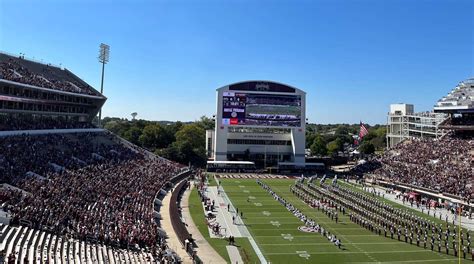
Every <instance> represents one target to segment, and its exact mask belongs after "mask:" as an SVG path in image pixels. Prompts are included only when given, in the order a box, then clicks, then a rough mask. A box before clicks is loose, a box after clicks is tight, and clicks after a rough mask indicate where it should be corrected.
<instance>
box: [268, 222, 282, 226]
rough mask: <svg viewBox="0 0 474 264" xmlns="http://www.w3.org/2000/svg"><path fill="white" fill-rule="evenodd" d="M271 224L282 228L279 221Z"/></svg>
mask: <svg viewBox="0 0 474 264" xmlns="http://www.w3.org/2000/svg"><path fill="white" fill-rule="evenodd" d="M270 224H272V225H274V226H276V227H280V225H281V224H280V222H279V221H270Z"/></svg>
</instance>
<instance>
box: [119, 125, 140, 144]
mask: <svg viewBox="0 0 474 264" xmlns="http://www.w3.org/2000/svg"><path fill="white" fill-rule="evenodd" d="M141 134H142V130H141V129H140V128H138V127H130V128H129V129H128V130H127V131H125V132H124V133H123V138H125V139H126V140H128V141H130V142H132V143H133V144H136V145H139V146H141V145H140V141H139V138H140V135H141Z"/></svg>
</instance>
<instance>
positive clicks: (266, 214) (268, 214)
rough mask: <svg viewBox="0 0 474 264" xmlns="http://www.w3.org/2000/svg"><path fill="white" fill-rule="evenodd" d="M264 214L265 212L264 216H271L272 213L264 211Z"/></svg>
mask: <svg viewBox="0 0 474 264" xmlns="http://www.w3.org/2000/svg"><path fill="white" fill-rule="evenodd" d="M262 214H263V215H264V216H270V215H272V213H270V212H269V211H263V212H262Z"/></svg>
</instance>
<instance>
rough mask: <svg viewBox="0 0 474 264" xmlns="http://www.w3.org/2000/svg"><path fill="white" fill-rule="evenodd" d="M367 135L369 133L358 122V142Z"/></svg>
mask: <svg viewBox="0 0 474 264" xmlns="http://www.w3.org/2000/svg"><path fill="white" fill-rule="evenodd" d="M367 134H369V131H368V130H367V128H366V127H365V126H364V124H363V123H362V122H360V130H359V140H362V138H364V137H365V136H366V135H367Z"/></svg>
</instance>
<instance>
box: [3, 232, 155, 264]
mask: <svg viewBox="0 0 474 264" xmlns="http://www.w3.org/2000/svg"><path fill="white" fill-rule="evenodd" d="M0 237H1V239H2V243H1V244H0V251H3V252H5V259H10V260H12V259H15V260H16V261H18V263H68V262H69V263H72V262H74V261H77V262H76V263H78V262H79V261H80V262H81V263H153V262H154V260H155V258H154V257H153V255H152V254H151V253H150V252H147V251H146V250H126V249H118V248H115V247H111V246H107V245H104V244H100V243H89V242H85V241H81V240H78V239H72V238H70V239H68V238H65V237H62V236H58V235H55V234H51V233H47V232H45V231H41V230H35V229H32V228H29V227H23V226H20V227H12V226H10V225H4V224H0Z"/></svg>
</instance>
